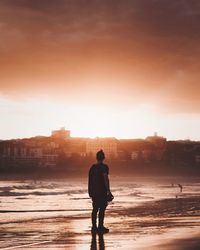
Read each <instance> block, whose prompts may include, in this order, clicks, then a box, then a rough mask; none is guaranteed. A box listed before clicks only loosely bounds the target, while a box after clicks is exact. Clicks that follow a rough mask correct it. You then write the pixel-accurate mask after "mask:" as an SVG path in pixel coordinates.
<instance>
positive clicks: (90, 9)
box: [0, 0, 200, 140]
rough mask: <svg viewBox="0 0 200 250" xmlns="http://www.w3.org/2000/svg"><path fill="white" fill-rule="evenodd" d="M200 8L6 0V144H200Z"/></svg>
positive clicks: (2, 38)
mask: <svg viewBox="0 0 200 250" xmlns="http://www.w3.org/2000/svg"><path fill="white" fill-rule="evenodd" d="M199 26H200V1H199V0H173V1H169V0H142V1H141V0H123V1H122V0H56V1H55V0H42V1H40V0H0V119H1V122H0V139H9V138H22V137H31V136H35V135H49V134H50V133H51V130H54V129H58V128H59V127H63V126H65V127H66V129H70V130H71V134H72V136H82V137H96V136H114V137H117V138H145V137H146V136H148V135H151V134H153V133H154V132H158V134H160V135H162V136H165V137H167V138H168V139H171V140H176V139H191V140H200V133H199V131H200V98H199V93H200V82H199V80H200V70H199V69H200V65H199V64H200V61H199V58H200V47H199V44H200V29H199Z"/></svg>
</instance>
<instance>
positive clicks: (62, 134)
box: [51, 127, 70, 139]
mask: <svg viewBox="0 0 200 250" xmlns="http://www.w3.org/2000/svg"><path fill="white" fill-rule="evenodd" d="M51 137H52V138H56V139H69V138H70V130H66V129H65V128H64V127H62V128H61V129H59V130H53V131H52V132H51Z"/></svg>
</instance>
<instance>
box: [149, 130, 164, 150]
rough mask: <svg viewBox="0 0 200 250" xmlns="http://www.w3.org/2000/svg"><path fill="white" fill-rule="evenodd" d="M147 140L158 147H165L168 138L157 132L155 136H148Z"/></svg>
mask: <svg viewBox="0 0 200 250" xmlns="http://www.w3.org/2000/svg"><path fill="white" fill-rule="evenodd" d="M146 141H147V142H150V143H151V144H153V145H154V146H156V147H159V148H163V147H165V146H166V143H167V139H166V138H165V137H162V136H158V134H157V133H156V132H155V133H154V135H153V136H148V137H147V138H146Z"/></svg>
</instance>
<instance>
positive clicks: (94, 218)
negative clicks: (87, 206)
mask: <svg viewBox="0 0 200 250" xmlns="http://www.w3.org/2000/svg"><path fill="white" fill-rule="evenodd" d="M98 210H99V208H98V206H97V205H96V204H95V202H93V209H92V228H93V229H95V228H97V212H98Z"/></svg>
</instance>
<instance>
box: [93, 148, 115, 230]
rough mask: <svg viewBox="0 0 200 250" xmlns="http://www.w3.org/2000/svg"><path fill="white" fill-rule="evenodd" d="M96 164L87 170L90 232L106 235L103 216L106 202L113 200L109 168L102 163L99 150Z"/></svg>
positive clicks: (102, 159)
mask: <svg viewBox="0 0 200 250" xmlns="http://www.w3.org/2000/svg"><path fill="white" fill-rule="evenodd" d="M96 159H97V163H96V164H93V165H92V167H91V168H90V170H89V178H88V193H89V196H90V198H91V199H92V205H93V210H92V215H91V217H92V218H91V219H92V229H91V230H92V232H99V233H108V232H109V229H108V228H106V227H104V215H105V210H106V207H107V204H108V201H111V200H112V199H113V196H112V194H111V192H110V184H109V178H108V174H109V168H108V166H107V165H106V164H104V163H103V161H104V159H105V154H104V152H103V150H100V151H98V152H97V154H96ZM98 212H99V214H98V220H99V221H98V222H99V223H98V227H97V222H96V220H97V213H98Z"/></svg>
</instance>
